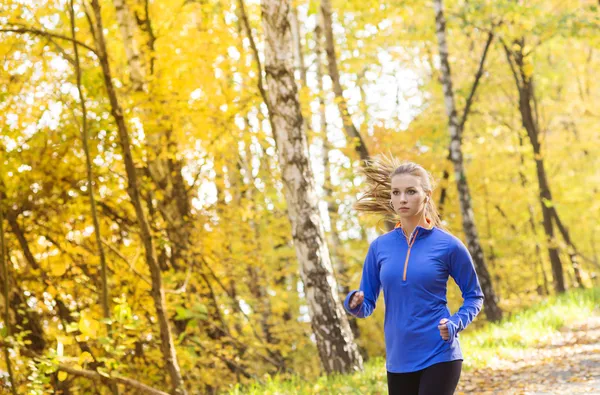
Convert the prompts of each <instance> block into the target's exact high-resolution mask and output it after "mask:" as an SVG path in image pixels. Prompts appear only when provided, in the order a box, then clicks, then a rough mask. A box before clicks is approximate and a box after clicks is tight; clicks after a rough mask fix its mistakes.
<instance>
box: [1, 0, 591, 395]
mask: <svg viewBox="0 0 600 395" xmlns="http://www.w3.org/2000/svg"><path fill="white" fill-rule="evenodd" d="M599 8H600V3H598V2H597V1H595V0H575V1H560V0H532V1H515V0H445V1H444V0H432V1H416V0H406V1H399V0H379V1H373V0H346V1H341V0H47V1H37V0H0V58H1V59H2V62H1V63H2V65H1V71H0V236H1V237H0V264H1V265H0V291H1V292H0V293H1V296H0V308H1V309H0V310H1V312H0V315H1V317H0V335H1V336H2V338H1V339H0V344H1V345H2V347H1V349H2V353H1V354H2V355H1V356H0V389H1V390H2V391H4V392H2V391H0V392H2V393H7V394H9V393H10V394H50V393H51V394H64V395H69V394H112V395H116V394H141V393H147V394H166V393H168V394H178V395H183V394H201V393H202V394H204V393H206V394H217V393H226V392H227V391H232V390H233V389H234V388H238V389H239V388H245V387H244V386H247V385H253V384H256V383H264V382H265V381H266V379H267V378H270V377H275V376H277V377H281V378H282V379H284V380H285V379H294V378H298V377H300V378H301V379H302V380H304V381H308V382H310V381H312V380H317V378H319V377H323V376H327V375H332V376H333V375H337V374H352V373H355V372H361V371H363V370H364V369H365V366H366V364H367V363H368V361H370V360H377V358H381V357H382V356H384V353H385V345H384V338H383V311H384V306H382V305H383V302H381V300H382V298H381V299H380V303H379V304H380V306H379V307H378V308H377V310H376V311H375V313H374V316H373V317H371V318H369V319H367V320H357V319H355V318H353V317H351V316H349V315H347V314H346V313H345V311H344V309H343V307H342V301H343V300H344V298H345V297H346V294H347V293H348V292H349V291H350V290H352V289H356V288H357V287H358V285H359V283H360V279H361V273H362V267H363V262H364V259H365V255H366V253H367V250H368V248H369V244H370V242H372V241H373V240H374V239H375V238H376V237H377V236H379V235H381V234H383V233H385V232H387V231H389V230H390V229H391V227H393V223H394V221H395V219H394V218H393V215H391V214H390V215H389V216H387V217H385V216H377V215H369V214H360V213H358V212H357V211H356V210H355V208H354V204H355V203H356V202H357V200H358V199H359V198H360V196H361V194H362V193H363V192H364V183H365V179H364V175H363V173H362V172H361V168H363V166H365V164H368V163H370V162H371V161H372V160H376V159H378V158H396V159H398V160H402V161H414V162H416V163H419V164H420V165H422V166H423V167H424V168H425V169H427V170H428V171H429V172H430V173H431V175H432V176H433V178H434V179H435V180H436V182H437V187H436V189H435V190H434V192H433V199H434V201H435V203H436V205H437V207H438V210H439V211H440V215H441V219H442V221H443V224H444V226H445V227H446V228H447V229H448V230H449V231H450V232H452V234H454V235H456V236H457V237H458V238H459V239H461V240H462V241H463V242H464V243H465V245H466V246H467V247H468V249H469V252H470V254H471V255H472V257H473V261H474V265H475V268H476V270H477V273H478V276H479V280H480V282H481V287H482V289H483V292H484V294H485V300H484V307H483V311H482V313H481V314H480V315H479V317H478V318H477V320H476V321H475V322H474V323H473V324H472V325H471V327H469V330H478V328H483V327H484V326H486V325H493V324H494V323H500V322H502V320H505V319H509V318H510V317H511V316H513V315H514V314H515V313H516V312H518V311H520V310H521V309H523V308H527V307H529V306H532V305H535V304H536V303H543V302H544V301H546V300H549V299H550V298H555V297H560V296H561V295H564V294H566V293H569V292H572V291H574V290H582V291H583V292H586V290H588V291H589V290H590V289H596V288H597V287H600V279H599V278H598V276H599V275H600V252H599V251H598V248H599V247H598V243H599V241H600V160H599V159H598V158H599V157H600V80H599V79H598V78H597V76H598V75H600V29H599V27H600V10H599ZM448 288H449V295H448V303H449V306H451V309H452V310H453V311H455V310H456V309H457V308H458V307H460V305H461V303H462V298H461V293H460V290H459V289H458V287H457V286H456V284H455V283H454V281H452V280H450V281H449V283H448ZM598 301H600V297H599V299H598ZM595 314H598V315H599V316H600V313H599V312H598V309H596V313H595ZM379 365H381V366H380V367H381V369H383V362H381V361H380V362H379ZM382 380H383V379H382ZM313 390H314V389H313ZM314 391H315V392H318V391H317V390H314ZM241 393H244V391H243V390H242V392H241Z"/></svg>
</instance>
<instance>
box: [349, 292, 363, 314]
mask: <svg viewBox="0 0 600 395" xmlns="http://www.w3.org/2000/svg"><path fill="white" fill-rule="evenodd" d="M364 299H365V294H364V292H363V291H358V292H356V293H355V294H354V295H352V298H351V299H350V309H352V310H354V309H355V308H357V307H358V306H360V305H361V304H362V302H363V300H364Z"/></svg>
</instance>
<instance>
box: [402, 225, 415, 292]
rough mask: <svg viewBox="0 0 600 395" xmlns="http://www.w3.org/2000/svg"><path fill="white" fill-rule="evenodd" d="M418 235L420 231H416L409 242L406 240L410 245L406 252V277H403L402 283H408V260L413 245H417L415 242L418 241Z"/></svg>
mask: <svg viewBox="0 0 600 395" xmlns="http://www.w3.org/2000/svg"><path fill="white" fill-rule="evenodd" d="M418 234H419V229H417V230H416V232H415V235H414V237H412V238H411V237H409V238H408V240H406V241H407V244H408V251H407V252H406V259H405V260H404V275H403V276H402V281H406V271H407V269H408V258H410V249H411V248H412V246H413V244H415V240H417V235H418ZM411 236H412V234H411Z"/></svg>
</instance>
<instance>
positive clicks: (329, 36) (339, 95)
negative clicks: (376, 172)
mask: <svg viewBox="0 0 600 395" xmlns="http://www.w3.org/2000/svg"><path fill="white" fill-rule="evenodd" d="M331 13H332V11H331V1H330V0H321V14H322V17H323V30H324V33H325V51H326V52H327V65H328V69H329V77H330V78H331V82H332V84H333V92H334V93H335V98H336V101H337V104H338V109H339V112H340V116H341V118H342V122H343V124H344V130H345V131H346V135H347V136H348V139H350V144H352V145H353V146H354V148H355V150H356V152H358V154H359V155H360V159H361V160H362V161H366V160H368V159H369V158H370V155H369V150H368V149H367V146H366V145H365V142H364V140H363V138H362V136H361V135H360V133H359V131H358V129H357V128H356V126H354V123H353V122H352V118H351V117H350V113H348V104H347V103H346V99H345V98H344V90H343V89H342V84H341V83H340V72H339V70H338V65H337V58H336V55H335V43H334V37H333V21H332V18H331Z"/></svg>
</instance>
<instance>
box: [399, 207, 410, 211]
mask: <svg viewBox="0 0 600 395" xmlns="http://www.w3.org/2000/svg"><path fill="white" fill-rule="evenodd" d="M406 210H408V207H400V211H406Z"/></svg>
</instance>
